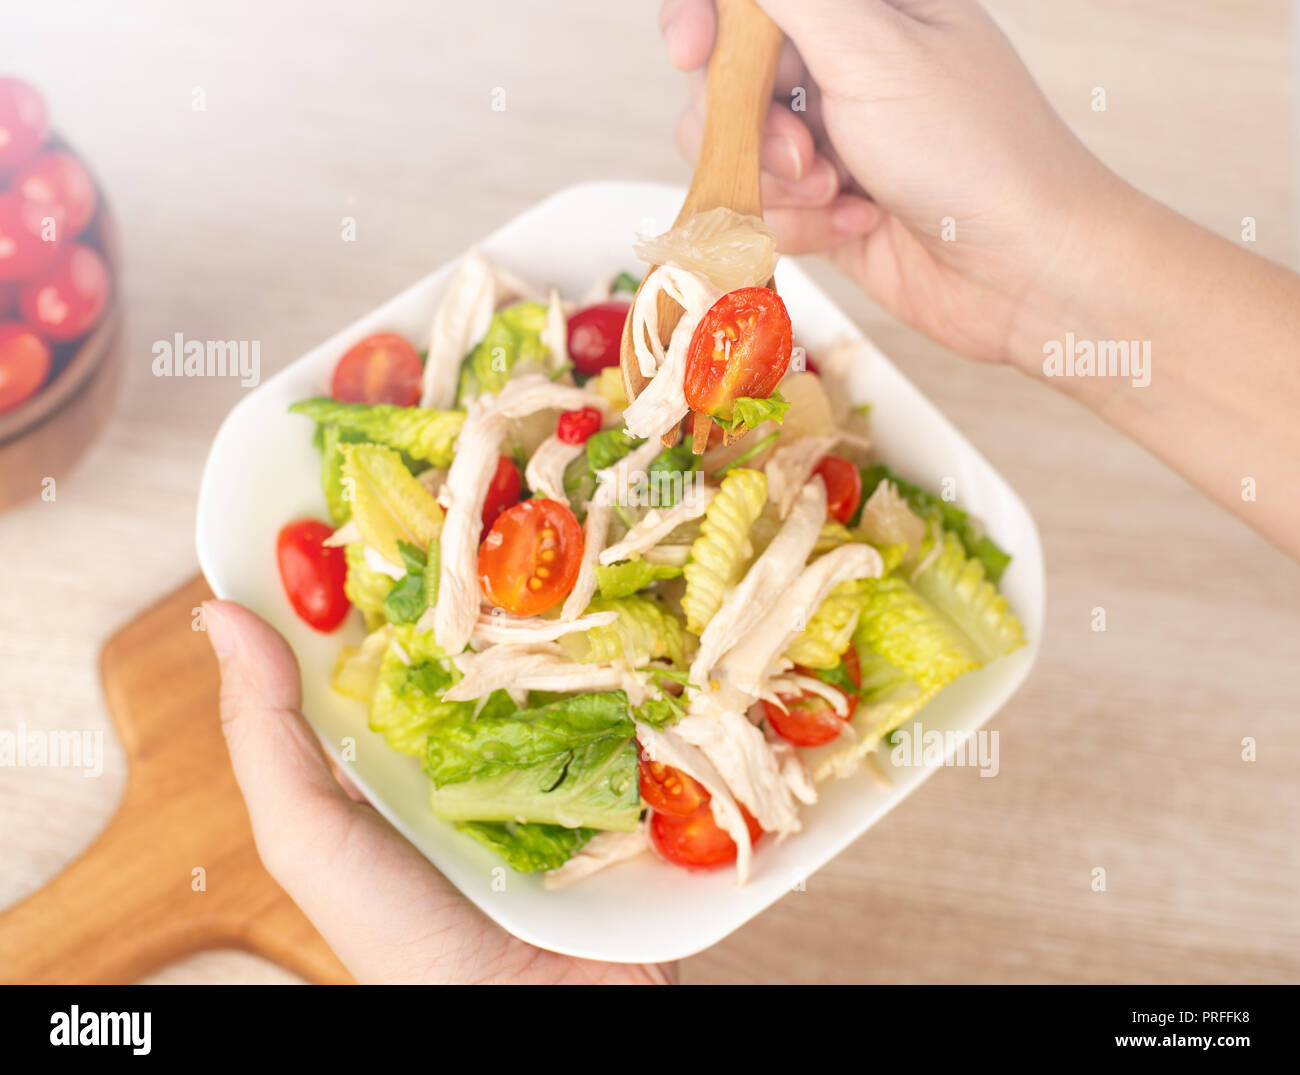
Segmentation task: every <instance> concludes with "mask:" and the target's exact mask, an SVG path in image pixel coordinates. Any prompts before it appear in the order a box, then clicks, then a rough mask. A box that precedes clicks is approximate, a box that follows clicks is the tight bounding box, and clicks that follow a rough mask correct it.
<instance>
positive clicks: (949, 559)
mask: <svg viewBox="0 0 1300 1075" xmlns="http://www.w3.org/2000/svg"><path fill="white" fill-rule="evenodd" d="M985 570H986V569H985V567H984V561H983V560H982V559H981V558H980V557H978V556H972V557H971V558H970V559H967V558H966V555H965V553H964V552H963V547H962V543H961V541H960V540H959V539H958V537H957V535H955V534H945V535H944V538H943V547H942V548H941V549H940V551H939V555H938V556H936V557H935V558H934V560H933V561H931V563H930V564H928V565H927V566H926V568H925V570H923V571H921V572H920V573H919V574H918V575H917V576H916V578H915V579H914V580H913V581H912V585H913V586H914V587H915V588H916V591H917V593H919V594H920V595H921V596H922V597H924V598H925V599H926V600H927V601H929V602H930V604H931V605H933V606H934V607H935V608H937V609H939V611H941V612H942V613H944V614H945V615H946V616H947V617H948V618H949V619H950V620H952V621H953V622H954V623H956V624H957V626H958V627H960V628H961V630H962V632H963V634H965V636H966V637H967V638H968V639H970V641H971V642H972V643H973V644H974V646H975V649H976V651H977V652H978V653H979V655H980V656H981V657H982V658H983V660H985V661H991V660H993V659H994V658H995V657H1002V656H1004V655H1006V654H1008V653H1010V652H1012V651H1013V650H1016V649H1019V648H1020V647H1021V646H1023V645H1024V644H1025V630H1024V628H1023V627H1022V626H1021V625H1020V621H1019V620H1018V619H1017V618H1016V616H1015V613H1013V612H1012V611H1011V609H1010V607H1009V606H1008V605H1007V599H1006V598H1005V597H1003V596H1002V595H1001V594H1000V593H998V591H997V587H996V586H994V585H993V583H992V582H991V581H989V579H988V578H987V577H986V575H985Z"/></svg>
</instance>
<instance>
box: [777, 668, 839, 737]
mask: <svg viewBox="0 0 1300 1075" xmlns="http://www.w3.org/2000/svg"><path fill="white" fill-rule="evenodd" d="M782 694H789V695H799V694H815V695H816V696H817V697H818V698H821V699H822V700H823V701H825V702H826V704H827V705H829V706H830V707H831V709H833V710H834V711H835V713H836V714H837V715H838V716H841V717H847V716H848V715H849V700H848V699H847V698H846V697H845V696H844V692H843V691H841V690H839V689H837V688H835V687H832V686H831V685H830V684H829V683H823V682H822V681H821V680H820V679H818V678H817V677H816V676H802V675H796V674H795V673H792V672H788V673H786V674H785V675H782V676H773V677H772V678H771V679H770V680H768V682H767V686H766V687H765V688H764V689H763V697H764V698H766V699H767V700H768V701H769V702H773V703H774V704H776V705H779V706H780V707H781V708H782V709H786V704H785V702H784V701H782V700H781V695H782ZM787 712H788V710H787ZM844 727H846V728H847V727H848V725H847V724H846V725H844Z"/></svg>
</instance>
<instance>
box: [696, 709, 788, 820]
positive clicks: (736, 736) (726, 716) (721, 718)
mask: <svg viewBox="0 0 1300 1075" xmlns="http://www.w3.org/2000/svg"><path fill="white" fill-rule="evenodd" d="M751 701H752V699H751V698H749V697H746V696H744V695H742V694H740V693H739V692H738V691H735V690H733V689H732V688H729V687H727V686H725V685H724V686H722V687H721V688H720V689H719V690H717V691H700V692H697V693H696V694H695V696H694V697H693V698H692V699H691V704H690V707H689V709H688V710H687V715H686V716H685V717H683V718H682V719H681V720H679V721H678V722H677V723H676V724H674V725H673V731H674V732H675V733H676V734H677V735H678V736H680V737H681V738H682V740H683V741H685V742H687V743H690V744H691V745H692V746H697V747H699V748H700V750H702V751H703V752H704V756H705V757H706V758H708V759H709V761H710V762H712V763H713V766H714V768H715V769H717V770H718V773H719V774H720V775H721V776H722V779H723V780H725V781H726V784H727V787H728V788H730V789H731V793H732V794H733V795H734V796H735V797H736V798H737V799H739V800H740V801H741V802H742V803H744V804H745V806H747V807H748V808H749V812H750V813H751V814H753V815H754V818H755V819H756V820H757V821H758V823H759V824H760V825H761V826H763V830H764V831H765V832H777V833H789V832H798V831H799V829H800V827H801V825H800V821H799V811H798V808H797V807H796V806H795V804H794V798H793V796H792V795H791V794H790V788H789V787H788V786H787V784H786V782H785V778H784V777H783V776H782V775H781V770H780V767H779V766H778V764H777V760H776V757H775V756H774V755H773V754H772V749H771V747H770V746H769V745H768V742H767V740H766V739H765V738H764V737H763V733H762V731H760V730H759V729H758V728H757V727H755V726H754V725H753V724H751V723H750V721H749V718H748V717H746V716H745V712H746V710H748V709H749V706H750V702H751Z"/></svg>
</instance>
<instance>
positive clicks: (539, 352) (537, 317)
mask: <svg viewBox="0 0 1300 1075" xmlns="http://www.w3.org/2000/svg"><path fill="white" fill-rule="evenodd" d="M545 327H546V307H545V306H543V305H542V304H541V303H539V302H520V303H516V304H515V305H514V306H507V307H506V308H505V309H504V310H499V311H498V312H497V313H494V314H493V315H492V320H491V322H490V323H489V324H488V329H487V332H486V333H484V334H483V339H481V340H480V341H479V342H478V344H477V345H476V346H475V347H474V349H473V350H472V351H470V353H469V354H468V355H467V356H466V358H465V362H464V364H463V365H462V366H461V373H460V391H459V394H458V398H459V399H462V400H463V399H465V398H466V397H468V396H475V395H478V394H479V393H480V392H491V393H493V394H495V393H497V392H500V391H501V389H503V388H504V387H505V386H506V381H508V380H509V379H510V371H511V370H513V369H514V368H515V366H516V365H518V364H519V363H520V362H535V363H537V364H538V365H539V366H541V365H544V364H545V362H546V360H547V358H548V357H549V355H550V349H549V348H548V347H547V346H546V344H544V343H543V342H542V330H543V329H544V328H545Z"/></svg>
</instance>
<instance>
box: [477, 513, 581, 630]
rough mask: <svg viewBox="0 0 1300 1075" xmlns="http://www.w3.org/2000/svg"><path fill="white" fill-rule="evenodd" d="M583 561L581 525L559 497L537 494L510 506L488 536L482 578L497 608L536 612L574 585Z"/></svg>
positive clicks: (480, 561)
mask: <svg viewBox="0 0 1300 1075" xmlns="http://www.w3.org/2000/svg"><path fill="white" fill-rule="evenodd" d="M581 564H582V528H581V527H580V526H578V520H577V519H575V518H574V517H573V512H571V511H570V510H569V509H568V507H566V506H565V505H564V504H561V503H560V502H559V501H558V500H546V499H539V498H534V499H532V500H525V501H524V502H523V503H522V504H516V505H515V506H514V507H513V508H507V509H506V510H505V511H503V512H502V513H501V514H500V516H498V517H497V521H496V522H494V523H493V524H492V529H491V530H489V531H488V535H487V537H486V538H484V539H483V544H482V545H481V546H480V548H479V551H478V577H479V583H480V585H481V586H482V587H483V593H484V594H486V595H487V598H488V600H489V601H491V602H492V603H493V604H494V605H496V606H497V607H498V608H503V609H505V610H506V611H507V612H513V613H514V614H515V615H517V616H536V615H537V614H538V613H541V612H545V611H546V610H547V609H549V608H554V607H555V606H556V605H558V604H559V603H560V602H561V601H562V600H563V599H564V597H565V595H566V594H567V593H568V592H569V591H570V590H572V589H573V584H574V582H576V581H577V578H578V568H579V567H580V566H581Z"/></svg>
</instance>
